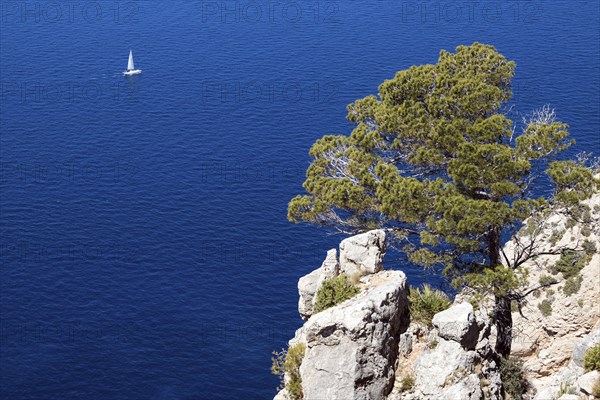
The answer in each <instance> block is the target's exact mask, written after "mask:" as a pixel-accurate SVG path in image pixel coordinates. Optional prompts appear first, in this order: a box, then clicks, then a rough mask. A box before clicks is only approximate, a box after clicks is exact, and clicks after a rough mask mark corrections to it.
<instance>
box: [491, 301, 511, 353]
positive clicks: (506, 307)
mask: <svg viewBox="0 0 600 400" xmlns="http://www.w3.org/2000/svg"><path fill="white" fill-rule="evenodd" d="M495 300H496V309H495V313H494V314H495V319H496V331H497V332H498V335H497V338H496V349H495V350H496V353H498V354H500V355H501V356H502V357H505V358H506V357H508V356H510V349H511V345H512V324H513V322H512V313H511V309H510V298H508V297H506V296H496V298H495Z"/></svg>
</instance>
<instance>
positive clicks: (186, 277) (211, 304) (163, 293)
mask: <svg viewBox="0 0 600 400" xmlns="http://www.w3.org/2000/svg"><path fill="white" fill-rule="evenodd" d="M0 5H1V8H0V23H1V25H0V57H1V61H0V78H1V79H0V80H1V86H0V106H1V111H0V119H1V121H0V122H1V136H0V145H1V148H0V160H1V168H0V189H1V192H0V196H1V198H0V207H1V209H0V210H1V225H0V235H1V241H0V246H1V247H0V250H1V253H0V256H1V261H2V264H1V269H0V398H2V399H10V400H32V399H40V400H41V399H86V400H88V399H140V400H142V399H152V400H179V399H186V400H192V399H248V400H251V399H270V398H272V396H273V395H274V394H275V387H276V386H277V385H278V382H277V378H276V377H274V376H272V375H270V372H269V368H270V363H271V361H270V358H271V352H272V351H274V350H280V349H281V348H282V347H284V346H285V345H286V343H287V340H288V339H289V338H290V337H292V336H293V333H294V331H295V329H297V328H298V327H299V326H300V324H301V320H300V318H299V316H298V313H297V309H296V307H297V289H296V283H297V280H298V278H299V277H301V276H302V275H305V274H306V273H308V272H309V271H311V270H313V269H314V268H316V267H318V266H319V265H320V263H321V261H322V260H323V258H324V256H325V252H326V250H327V249H329V248H332V247H336V246H337V243H338V242H339V241H340V240H341V239H342V238H343V237H342V236H339V235H335V234H333V232H330V231H327V230H325V229H321V228H318V227H314V226H305V225H294V224H291V223H289V222H288V221H287V220H286V206H287V203H288V201H289V200H290V199H291V198H292V197H293V196H295V195H296V194H298V193H301V192H302V182H303V178H304V172H305V170H306V167H307V166H308V164H309V162H310V159H309V157H308V150H309V148H310V146H311V144H312V143H313V142H314V141H315V140H316V139H317V138H319V137H320V136H322V135H324V134H347V133H349V131H350V130H351V128H352V127H351V125H350V124H349V123H348V122H347V121H346V120H345V115H346V106H347V104H349V103H350V102H352V101H353V100H355V99H357V98H361V97H363V96H366V95H368V94H372V93H375V92H376V89H377V86H378V85H379V84H380V83H381V82H383V80H385V79H387V78H391V77H393V76H394V73H395V72H396V71H398V70H401V69H405V68H408V67H410V66H411V65H414V64H423V63H434V62H435V61H436V59H437V57H438V54H439V51H440V49H447V50H452V49H454V48H455V47H456V46H458V45H461V44H471V43H473V42H475V41H479V42H484V43H489V44H493V45H494V46H496V48H497V49H498V50H499V51H500V52H501V53H502V54H504V55H505V56H506V57H507V58H509V59H512V60H515V61H516V62H517V65H518V67H517V70H516V77H515V79H514V92H515V95H514V98H513V101H512V102H511V106H512V108H511V111H510V112H511V113H512V115H513V116H514V118H515V120H519V119H520V118H521V116H522V115H524V114H527V113H528V112H530V111H532V110H534V109H537V108H540V107H542V106H544V105H545V104H550V105H551V106H552V107H554V108H556V111H557V114H558V116H559V118H560V119H561V120H563V121H565V122H567V123H568V124H570V126H571V128H570V131H571V134H572V136H573V137H574V138H575V139H576V140H577V145H576V147H575V148H574V149H573V151H572V152H571V153H575V152H578V151H583V150H585V151H589V152H592V153H594V154H595V155H599V154H600V149H599V147H600V139H599V136H598V135H599V132H600V99H599V89H600V37H599V32H600V3H598V2H597V1H595V0H594V1H585V0H581V1H566V0H552V1H548V0H515V1H477V2H475V1H464V2H461V1H459V2H455V1H443V0H439V1H438V0H431V1H413V0H406V1H404V0H402V1H392V0H388V1H384V0H362V1H358V0H344V1H310V0H308V1H298V2H296V1H287V0H281V1H270V0H265V1H262V0H240V1H220V0H219V1H216V0H215V1H193V0H186V1H158V0H151V1H147V0H144V1H120V0H110V1H81V2H66V1H60V0H57V1H36V0H32V1H5V0H2V1H1V4H0ZM130 49H132V50H133V55H134V60H135V63H136V67H137V68H140V69H142V70H143V73H142V75H139V76H135V77H130V78H126V77H124V76H122V71H123V70H124V69H125V68H126V66H127V57H128V54H129V50H130ZM387 265H388V267H390V268H403V269H404V270H405V271H406V272H407V274H408V278H409V281H410V283H411V284H413V285H418V284H420V283H422V282H425V281H427V282H431V283H432V284H434V285H436V286H439V285H441V284H442V283H443V282H442V281H441V280H440V279H439V278H437V277H436V276H435V275H434V274H428V273H425V272H423V271H421V270H418V269H414V268H410V267H407V266H406V265H405V264H404V263H403V262H402V260H401V259H400V258H398V257H397V256H396V255H388V258H387Z"/></svg>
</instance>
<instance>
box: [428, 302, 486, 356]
mask: <svg viewBox="0 0 600 400" xmlns="http://www.w3.org/2000/svg"><path fill="white" fill-rule="evenodd" d="M432 322H433V326H435V327H436V328H437V330H438V335H439V336H440V337H442V338H444V339H446V340H452V341H455V342H458V343H460V344H461V345H462V346H463V347H464V348H465V349H467V350H474V349H475V346H476V344H477V340H478V337H479V329H478V326H477V321H476V319H475V313H474V312H473V306H472V305H471V304H469V303H460V304H457V305H454V306H452V307H450V308H449V309H447V310H444V311H442V312H439V313H437V314H435V316H434V317H433V321H432Z"/></svg>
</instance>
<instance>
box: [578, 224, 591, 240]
mask: <svg viewBox="0 0 600 400" xmlns="http://www.w3.org/2000/svg"><path fill="white" fill-rule="evenodd" d="M579 233H581V235H582V236H583V237H589V236H590V235H591V234H592V230H591V229H590V227H589V226H588V225H583V226H582V227H581V230H580V231H579Z"/></svg>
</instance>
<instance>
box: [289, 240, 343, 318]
mask: <svg viewBox="0 0 600 400" xmlns="http://www.w3.org/2000/svg"><path fill="white" fill-rule="evenodd" d="M339 273H340V266H339V264H338V261H337V251H336V250H335V249H331V250H329V251H328V252H327V257H326V258H325V261H323V264H322V265H321V267H320V268H317V269H316V270H314V271H312V272H311V273H310V274H308V275H305V276H303V277H302V278H300V280H299V281H298V293H299V294H300V298H299V300H298V312H299V313H300V316H301V317H302V319H303V320H305V321H306V320H307V319H309V318H310V316H311V315H312V313H313V307H314V305H315V301H316V294H317V291H318V290H319V287H320V286H321V285H322V284H323V281H324V280H325V279H330V278H334V277H336V276H337V275H338V274H339Z"/></svg>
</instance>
